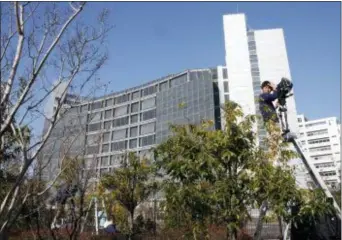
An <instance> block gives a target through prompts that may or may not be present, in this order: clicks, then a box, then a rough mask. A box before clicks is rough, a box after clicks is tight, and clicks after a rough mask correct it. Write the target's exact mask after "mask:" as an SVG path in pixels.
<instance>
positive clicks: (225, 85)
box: [223, 81, 229, 93]
mask: <svg viewBox="0 0 342 240" xmlns="http://www.w3.org/2000/svg"><path fill="white" fill-rule="evenodd" d="M223 88H224V92H226V93H227V92H229V88H228V82H227V81H225V82H223Z"/></svg>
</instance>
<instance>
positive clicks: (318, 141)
mask: <svg viewBox="0 0 342 240" xmlns="http://www.w3.org/2000/svg"><path fill="white" fill-rule="evenodd" d="M325 142H330V139H329V138H320V139H313V140H308V143H309V144H317V143H325Z"/></svg>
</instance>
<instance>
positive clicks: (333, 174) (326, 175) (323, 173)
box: [319, 171, 336, 177]
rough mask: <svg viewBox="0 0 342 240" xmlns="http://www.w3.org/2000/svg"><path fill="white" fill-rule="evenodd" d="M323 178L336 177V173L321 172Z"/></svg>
mask: <svg viewBox="0 0 342 240" xmlns="http://www.w3.org/2000/svg"><path fill="white" fill-rule="evenodd" d="M319 174H320V175H321V176H324V177H328V176H335V175H336V171H329V172H320V173H319Z"/></svg>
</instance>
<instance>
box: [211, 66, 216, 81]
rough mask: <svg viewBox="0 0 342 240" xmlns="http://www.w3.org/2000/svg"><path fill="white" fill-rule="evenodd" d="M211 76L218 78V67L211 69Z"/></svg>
mask: <svg viewBox="0 0 342 240" xmlns="http://www.w3.org/2000/svg"><path fill="white" fill-rule="evenodd" d="M211 78H212V79H213V80H216V79H217V69H216V68H215V69H212V70H211Z"/></svg>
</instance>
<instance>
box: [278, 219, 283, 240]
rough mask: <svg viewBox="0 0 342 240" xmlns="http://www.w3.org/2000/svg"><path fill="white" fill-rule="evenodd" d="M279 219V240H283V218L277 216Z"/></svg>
mask: <svg viewBox="0 0 342 240" xmlns="http://www.w3.org/2000/svg"><path fill="white" fill-rule="evenodd" d="M277 217H278V224H279V239H283V221H282V218H281V216H279V215H278V216H277Z"/></svg>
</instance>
